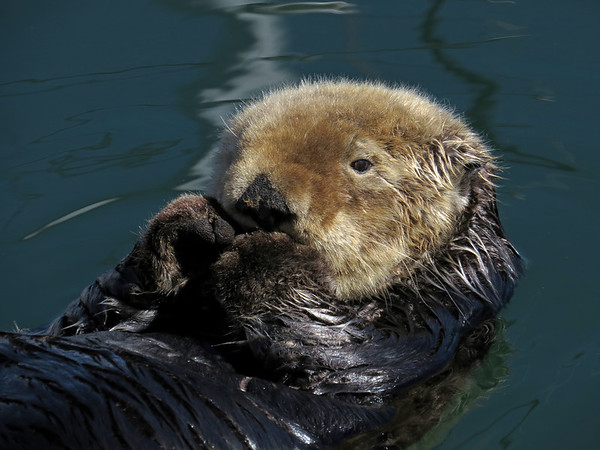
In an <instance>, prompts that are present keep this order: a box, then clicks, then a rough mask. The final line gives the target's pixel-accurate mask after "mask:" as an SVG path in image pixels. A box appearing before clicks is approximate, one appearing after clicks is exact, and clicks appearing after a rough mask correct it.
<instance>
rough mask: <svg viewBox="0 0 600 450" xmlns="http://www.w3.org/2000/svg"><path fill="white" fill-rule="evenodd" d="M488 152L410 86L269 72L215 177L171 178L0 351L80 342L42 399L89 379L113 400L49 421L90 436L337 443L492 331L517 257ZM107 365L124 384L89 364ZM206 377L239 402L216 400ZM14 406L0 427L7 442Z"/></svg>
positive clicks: (460, 359)
mask: <svg viewBox="0 0 600 450" xmlns="http://www.w3.org/2000/svg"><path fill="white" fill-rule="evenodd" d="M496 171H497V167H496V165H495V162H494V158H493V157H492V155H491V153H490V151H489V149H488V147H487V146H486V145H485V143H484V142H483V141H482V139H481V138H480V137H479V136H478V135H476V134H475V133H474V132H473V131H472V130H470V129H469V128H468V127H467V126H466V125H465V124H464V123H463V122H462V121H461V120H460V119H459V118H458V117H457V116H455V115H454V114H453V113H452V112H450V111H449V110H448V109H446V108H444V107H441V106H440V105H438V104H436V103H434V102H433V101H431V100H430V99H428V98H427V97H425V96H424V95H422V94H420V93H418V92H416V91H414V90H410V89H405V88H389V87H385V86H383V85H379V84H370V83H352V82H344V81H340V82H328V81H324V82H305V83H303V84H301V85H300V86H298V87H293V88H286V89H281V90H279V91H275V92H273V93H271V94H269V95H266V96H265V97H264V98H262V99H260V100H258V101H256V102H255V103H253V104H251V105H250V106H248V107H246V108H245V109H244V110H243V111H241V112H240V113H239V114H238V115H237V116H236V117H234V118H233V120H232V121H231V122H230V124H229V126H228V127H227V130H226V131H225V132H224V136H223V139H222V142H221V149H220V153H219V156H218V160H217V167H216V171H215V176H214V182H213V186H212V192H211V195H212V196H211V197H206V198H205V197H202V196H200V195H189V194H188V195H184V196H182V197H180V198H178V199H176V200H174V201H173V202H172V203H170V204H169V205H168V206H167V207H166V208H165V209H164V210H162V211H161V212H160V213H159V214H158V215H157V216H155V217H154V218H153V219H152V221H151V222H150V224H149V226H148V229H147V231H146V232H145V234H144V235H143V236H142V237H141V238H140V240H139V241H138V243H137V244H136V246H135V248H134V249H133V251H132V252H131V253H130V254H129V255H128V256H127V257H126V258H125V259H124V260H123V261H122V262H121V263H120V264H119V265H118V266H117V267H116V268H115V269H114V270H112V271H109V272H107V273H106V274H104V275H102V276H101V277H100V278H99V279H98V280H97V281H96V283H94V284H93V285H91V286H90V287H89V288H87V289H86V290H85V291H84V292H83V293H82V295H81V297H80V298H79V299H78V300H76V301H75V302H73V303H72V304H71V305H69V307H68V308H67V310H66V312H65V313H64V314H63V315H62V316H61V317H60V318H58V319H57V320H56V321H54V322H53V323H52V324H51V325H50V326H49V328H48V329H47V330H45V332H44V333H43V334H46V335H50V336H54V337H47V336H45V337H33V336H18V335H10V336H7V338H6V342H5V346H4V347H3V350H2V352H4V353H5V354H11V355H12V356H11V358H12V359H11V361H14V362H15V363H16V362H17V361H20V362H21V365H20V366H19V368H17V366H15V365H14V364H12V365H11V364H9V366H10V371H12V372H10V373H11V374H16V373H20V374H21V375H23V376H21V378H23V379H25V378H27V379H28V380H31V379H34V378H35V367H36V362H35V361H36V358H37V355H38V353H39V352H40V351H42V350H41V349H42V348H43V349H44V350H43V351H44V352H45V354H47V355H52V356H45V357H44V358H46V361H49V360H51V359H52V361H53V363H54V364H55V365H56V366H60V361H61V360H63V359H65V360H67V362H66V363H65V364H66V365H67V366H66V367H67V369H65V370H67V372H68V371H69V370H70V369H69V368H68V367H69V365H70V364H73V361H81V367H87V369H85V370H87V374H85V373H86V372H85V370H83V372H84V373H83V374H82V373H80V372H81V370H79V369H80V368H81V367H80V366H79V365H78V373H77V376H78V378H77V380H78V383H80V385H77V386H74V387H73V388H72V389H70V390H69V389H68V388H67V389H62V388H61V389H60V394H56V395H57V396H56V398H55V399H54V400H52V401H55V402H61V401H63V402H64V401H66V402H67V403H69V401H70V400H64V399H65V398H66V399H71V398H73V399H76V400H77V403H81V402H84V401H85V400H83V399H82V396H83V394H82V389H83V388H82V387H81V386H83V385H86V386H87V385H89V384H95V385H96V386H97V388H96V393H98V392H100V393H101V394H102V395H103V396H109V397H110V398H113V399H114V401H115V402H116V403H117V404H118V405H120V406H118V407H114V406H110V407H105V408H104V409H102V408H100V410H94V412H93V413H92V416H94V415H96V416H102V419H101V420H98V417H96V418H95V419H94V420H95V422H94V424H91V422H90V419H87V420H88V422H85V420H84V419H82V418H81V417H80V413H75V412H74V413H71V414H70V415H68V417H67V418H61V419H60V420H59V421H62V422H65V421H72V422H74V423H77V424H79V425H81V424H83V426H84V428H85V426H88V427H91V428H93V429H94V430H97V434H98V435H99V436H100V435H103V436H104V438H103V439H105V440H106V439H107V438H106V434H107V433H109V431H108V430H110V429H112V430H113V432H112V435H116V436H119V437H118V438H115V442H117V444H119V445H121V446H125V444H127V445H133V444H136V443H139V442H141V441H136V439H142V438H141V437H140V436H142V437H143V438H144V439H147V440H148V441H149V442H154V443H158V444H160V445H174V444H173V442H176V443H179V444H181V445H189V446H193V445H195V444H194V443H196V444H197V443H198V442H204V444H206V443H208V442H210V443H211V444H214V445H222V446H225V447H227V446H229V445H230V444H231V443H232V442H233V441H231V440H228V439H229V438H227V439H226V438H225V437H223V439H224V441H223V443H219V441H218V439H219V436H226V435H227V436H229V435H230V434H232V435H233V436H234V440H235V441H236V442H238V443H245V444H244V445H250V444H252V445H258V446H272V445H276V446H277V445H286V446H304V445H308V446H322V445H335V444H339V443H341V442H343V441H344V439H347V438H349V437H351V436H354V435H356V434H357V433H360V432H363V431H366V430H369V429H374V428H376V427H378V426H381V425H382V424H385V423H386V422H387V421H389V420H390V418H391V417H392V416H393V401H394V399H395V398H398V397H399V396H401V395H402V393H403V392H405V393H406V392H407V389H409V388H411V387H412V386H415V385H416V384H417V383H419V382H423V381H425V380H429V379H431V378H432V377H434V376H436V374H439V373H440V372H442V371H443V370H444V368H446V367H448V366H449V364H455V365H456V364H458V365H460V366H461V367H466V366H468V365H469V364H472V362H473V361H475V360H477V359H478V358H479V357H480V356H481V355H482V354H484V353H485V350H486V349H487V348H488V346H489V342H490V339H491V334H492V330H493V326H492V325H491V323H490V321H489V320H490V319H492V318H493V317H494V316H495V315H496V314H497V313H498V311H499V310H500V308H502V306H503V305H504V304H505V303H506V302H507V301H508V300H509V298H510V296H511V295H512V291H513V288H514V285H515V283H516V279H517V277H518V275H519V272H520V270H521V259H520V257H519V255H518V253H517V252H516V251H515V249H514V248H513V246H512V245H511V244H510V242H509V241H508V240H507V239H506V237H505V235H504V231H503V229H502V226H501V224H500V221H499V218H498V213H497V210H496V201H495V192H494V185H493V178H494V176H495V173H496ZM80 335H81V336H80ZM69 336H70V337H69ZM21 348H22V349H24V350H23V351H22V352H21V353H20V350H19V349H21ZM11 352H12V353H11ZM57 354H60V357H58V356H56V355H57ZM182 355H183V356H182ZM194 355H196V356H194ZM44 358H42V362H43V360H44ZM86 358H87V359H86ZM115 360H118V361H115ZM23 361H25V362H23ZM84 361H87V362H85V364H87V366H86V365H85V364H84ZM40 364H41V363H40ZM120 364H124V366H123V368H121V369H118V370H116V369H115V367H120ZM132 366H133V367H132ZM24 367H25V368H28V367H33V368H34V369H32V371H31V373H28V374H26V375H25V374H24V373H22V371H23V370H25V369H24ZM107 367H109V368H110V371H112V372H114V371H115V370H116V371H117V372H119V370H121V372H119V373H121V375H122V376H123V377H133V379H134V380H135V379H136V377H139V383H133V384H135V385H136V386H137V387H124V386H122V385H116V386H118V388H115V387H114V386H113V385H111V384H106V383H105V382H104V381H101V380H103V376H102V374H103V373H104V372H105V371H107V370H108V368H107ZM112 372H111V373H112ZM125 372H126V373H125ZM149 373H150V374H149ZM157 374H158V375H157ZM16 378H19V377H16V375H15V378H14V379H16ZM159 378H160V381H156V380H157V379H159ZM148 379H153V380H154V381H153V382H152V386H153V388H154V390H153V391H152V392H154V394H152V395H150V396H149V397H148V399H147V400H143V399H142V400H140V398H139V397H136V399H135V401H136V402H137V403H135V405H133V406H131V407H129V406H127V407H125V406H123V403H124V402H126V401H125V400H124V398H125V395H124V393H125V392H129V390H130V389H134V390H135V389H139V390H140V392H143V393H144V394H143V395H147V394H148V392H150V390H149V388H148V386H149V384H148V383H149V381H148ZM28 383H29V384H30V388H31V383H32V381H28ZM103 383H104V384H103ZM197 385H202V386H205V390H204V391H198V388H197V387H195V388H194V387H193V386H197ZM11 386H12V388H11V389H12V390H13V391H15V392H19V387H18V382H16V381H15V383H14V384H13V385H11ZM22 389H25V388H24V387H23V388H22ZM40 389H42V388H40ZM432 389H433V388H432ZM56 390H58V389H56ZM56 390H55V391H56ZM220 390H224V391H225V392H227V393H228V394H227V396H225V397H227V398H229V399H233V401H234V403H237V405H238V406H237V407H236V406H231V405H230V406H229V407H230V408H234V409H236V408H238V407H239V408H241V410H242V411H245V412H242V413H240V411H239V410H235V411H234V410H231V409H227V408H228V407H227V406H222V405H223V404H225V403H227V400H226V398H224V397H223V395H222V394H219V393H218V392H220ZM177 392H179V394H177ZM140 395H142V394H140ZM148 395H149V394H148ZM23 398H24V397H19V398H14V399H13V400H14V402H13V403H12V405H13V406H11V407H12V408H13V409H14V408H16V409H18V406H15V405H18V404H19V401H21V400H22V399H23ZM119 399H120V400H119ZM130 400H131V398H130ZM38 401H39V400H38ZM49 401H50V400H49ZM145 401H146V402H147V404H148V410H147V411H143V412H142V411H140V409H141V408H144V402H145ZM282 401H287V402H288V403H289V404H288V405H287V407H282V406H281V402H282ZM71 403H72V402H71ZM207 405H212V406H209V407H208V409H209V410H210V411H213V413H214V410H219V411H220V413H219V414H217V417H218V419H217V420H216V424H215V423H213V422H214V420H213V419H210V420H209V419H207V417H208V415H210V414H208V413H206V414H205V413H204V411H205V410H206V408H207ZM306 405H311V406H310V407H309V408H308V409H307V408H306V407H305V406H306ZM40 408H41V407H38V409H40ZM111 408H112V409H111ZM166 410H168V412H169V414H168V413H166V412H165V411H166ZM181 411H183V412H181ZM194 411H201V413H197V412H196V413H193V412H194ZM290 411H295V413H293V412H290ZM308 411H311V412H312V415H307V414H308ZM180 412H181V414H184V415H185V416H186V418H185V419H182V420H183V422H182V421H178V419H172V417H174V416H178V414H180ZM198 414H200V415H198ZM202 414H204V415H202ZM240 414H241V416H242V419H240ZM21 416H23V414H21ZM33 416H34V415H32V414H30V415H29V416H28V417H33ZM115 417H118V419H115ZM156 417H162V418H163V419H165V418H166V419H165V420H166V423H167V424H168V425H165V426H163V428H161V427H157V426H155V425H154V424H155V421H156V420H157V419H156ZM169 417H171V419H169ZM211 417H212V416H211ZM248 417H252V418H253V419H252V420H255V421H257V422H258V423H259V424H260V426H261V427H262V428H263V430H265V429H267V428H269V427H271V428H272V429H274V430H276V431H273V432H272V433H271V434H269V433H266V434H265V433H262V434H261V433H260V432H257V431H256V426H253V425H251V424H250V425H249V422H247V421H248ZM39 420H43V419H40V418H39V417H38V416H35V419H32V421H33V422H35V427H37V429H40V428H43V425H41V424H40V423H39ZM45 420H46V424H51V423H52V419H51V418H46V419H45ZM211 420H213V421H211ZM82 421H83V422H82ZM121 421H122V422H123V423H125V424H126V425H123V424H122V423H121ZM219 423H220V424H221V428H219ZM90 424H91V425H90ZM79 425H78V426H79ZM11 426H12V428H10V427H9V426H6V425H5V426H4V428H3V429H2V430H1V432H2V434H0V436H2V435H4V436H12V437H11V439H13V440H12V441H11V442H16V441H17V440H18V439H20V438H22V436H21V435H20V434H19V435H18V436H17V437H15V435H14V433H17V431H14V430H13V428H14V429H18V427H17V426H16V425H11ZM115 427H116V428H118V432H117V433H115V432H114V429H115ZM9 428H10V430H12V431H10V432H9V431H6V430H7V429H9ZM74 428H77V427H74ZM48 429H50V428H48ZM105 429H106V430H105ZM269 429H270V428H269ZM136 430H137V431H136ZM215 430H217V431H215ZM219 430H220V431H219ZM52 432H53V433H55V432H56V429H53V430H52ZM10 433H13V434H12V435H11V434H10ZM136 433H137V434H136ZM178 433H179V434H178ZM219 433H221V434H219ZM109 434H110V433H109ZM177 434H178V435H179V436H180V438H176V437H174V436H175V435H177ZM267 435H269V436H271V437H270V438H267V437H266V436H267ZM52 438H53V439H59V440H60V437H56V436H54V435H53V436H52ZM176 439H183V440H180V441H177V440H176ZM269 439H270V440H269ZM399 439H400V438H399ZM103 442H104V441H103Z"/></svg>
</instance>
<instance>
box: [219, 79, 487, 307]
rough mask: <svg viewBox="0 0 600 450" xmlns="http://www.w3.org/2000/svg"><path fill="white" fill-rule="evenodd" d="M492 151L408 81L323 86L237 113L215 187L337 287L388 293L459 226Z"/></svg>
mask: <svg viewBox="0 0 600 450" xmlns="http://www.w3.org/2000/svg"><path fill="white" fill-rule="evenodd" d="M493 170H494V166H493V159H492V157H491V155H490V153H489V151H488V149H487V147H486V146H485V144H484V143H483V142H482V141H481V139H480V138H479V137H478V136H477V135H476V134H474V133H473V132H472V131H471V130H470V129H469V128H468V127H467V126H466V125H465V124H464V123H463V122H462V121H461V120H460V119H459V118H458V117H457V116H455V115H454V114H453V113H452V112H450V111H449V110H448V109H446V108H444V107H442V106H440V105H438V104H436V103H434V102H433V101H431V100H430V99H428V98H427V97H425V96H423V95H421V94H420V93H418V92H416V91H414V90H411V89H405V88H388V87H385V86H383V85H379V84H369V83H351V82H322V83H321V82H315V83H305V84H302V85H300V86H299V87H294V88H287V89H282V90H279V91H276V92H273V93H271V94H269V95H267V96H265V97H264V98H262V99H261V100H258V101H256V102H255V103H253V104H251V105H249V106H247V107H246V108H245V109H244V110H243V111H241V112H240V113H239V114H238V115H237V116H236V117H234V118H233V120H232V121H231V123H230V125H229V127H228V129H227V131H225V134H224V137H223V139H222V142H221V150H220V156H219V160H218V163H217V170H216V174H215V184H214V188H213V190H214V193H213V194H214V195H215V196H216V197H217V199H218V200H219V201H220V202H221V204H222V205H223V206H224V207H225V209H226V210H227V211H228V212H229V213H230V214H231V215H232V217H234V218H235V220H237V221H238V222H239V223H240V224H241V225H243V226H245V227H248V228H249V229H252V228H257V227H258V228H262V229H265V230H277V231H283V232H285V233H287V234H289V235H290V236H292V237H293V238H294V239H296V240H298V241H300V242H302V243H304V244H306V245H308V246H310V247H313V248H315V249H316V250H317V251H319V252H320V253H321V254H322V255H324V257H325V259H326V260H327V261H328V262H329V264H330V266H331V268H332V271H333V273H334V276H335V279H334V284H335V290H336V294H337V295H338V296H339V297H340V298H343V299H357V298H362V297H364V296H370V295H377V294H381V293H383V292H384V291H385V290H386V289H388V288H389V286H390V285H391V284H397V283H402V281H403V280H404V279H408V278H410V277H411V275H412V273H413V272H414V271H415V270H416V269H417V268H419V267H420V266H421V265H422V264H423V263H424V262H427V261H431V259H432V258H435V257H436V255H437V254H439V253H440V251H442V250H443V249H444V247H445V246H447V245H448V243H449V242H450V240H451V239H453V238H454V237H455V236H456V235H457V234H459V233H461V232H463V231H464V230H462V231H461V227H462V224H464V223H465V217H466V216H467V215H468V214H469V210H470V208H471V206H472V203H473V202H474V200H473V198H472V197H473V194H472V192H473V186H475V185H477V186H479V187H481V186H489V189H492V186H491V183H490V181H489V177H490V176H491V174H492V173H493Z"/></svg>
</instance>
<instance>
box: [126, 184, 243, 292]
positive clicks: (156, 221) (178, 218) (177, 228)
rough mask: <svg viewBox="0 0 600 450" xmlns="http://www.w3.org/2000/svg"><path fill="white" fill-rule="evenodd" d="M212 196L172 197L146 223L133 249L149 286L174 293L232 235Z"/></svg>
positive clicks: (201, 271) (201, 272) (202, 270)
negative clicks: (146, 225) (172, 198)
mask: <svg viewBox="0 0 600 450" xmlns="http://www.w3.org/2000/svg"><path fill="white" fill-rule="evenodd" d="M218 209H220V207H219V206H218V205H217V203H216V201H214V200H213V199H207V198H204V197H202V196H200V195H191V194H186V195H182V196H181V197H179V198H177V199H175V200H173V201H172V202H171V203H169V204H168V205H167V206H166V207H165V208H164V209H163V210H161V211H160V212H159V213H158V214H157V215H156V216H155V217H154V218H153V219H152V220H151V221H150V223H149V225H148V229H147V231H146V233H145V234H144V236H143V237H142V239H141V240H140V242H139V243H138V245H137V246H136V250H134V254H135V260H136V263H137V265H138V266H139V267H140V268H141V272H142V273H144V276H145V278H146V280H145V281H146V283H145V284H146V285H147V288H148V289H151V290H154V291H156V292H158V293H161V294H166V295H170V294H175V293H176V292H177V291H178V290H179V289H180V288H181V287H182V286H183V285H185V284H186V283H187V281H189V279H191V278H196V279H197V278H201V277H205V276H207V275H208V268H209V267H210V265H211V264H212V263H213V262H214V261H215V260H216V259H217V256H218V254H219V253H220V252H221V251H222V250H223V248H225V247H226V246H227V245H229V244H230V243H231V242H232V241H233V238H234V236H235V232H234V230H233V227H232V226H231V225H230V224H229V223H228V222H227V221H226V220H225V219H224V218H223V217H222V216H221V214H220V213H219V212H218Z"/></svg>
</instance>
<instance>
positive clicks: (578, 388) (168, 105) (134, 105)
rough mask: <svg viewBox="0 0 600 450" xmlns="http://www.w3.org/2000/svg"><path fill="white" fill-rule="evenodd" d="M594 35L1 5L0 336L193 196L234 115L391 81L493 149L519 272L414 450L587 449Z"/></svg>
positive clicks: (599, 151)
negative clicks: (483, 341) (468, 126)
mask: <svg viewBox="0 0 600 450" xmlns="http://www.w3.org/2000/svg"><path fill="white" fill-rule="evenodd" d="M599 19H600V3H599V2H597V1H595V0H586V1H584V0H578V1H573V2H566V1H562V2H559V1H545V2H535V3H533V2H522V1H517V0H515V1H510V0H506V1H501V0H497V1H492V0H489V1H483V0H462V1H461V0H446V1H439V0H438V1H416V0H412V1H409V0H397V1H396V0H394V1H391V0H390V1H376V0H370V1H369V0H362V1H355V2H352V3H344V2H329V3H327V2H314V3H313V2H297V3H286V2H264V3H250V2H245V1H243V0H237V1H233V0H228V1H217V0H213V1H206V0H205V1H203V0H155V1H150V0H128V1H117V0H102V1H98V0H95V1H83V0H82V1H78V2H74V1H47V0H37V1H31V0H4V1H3V2H2V3H0V39H1V46H0V158H1V159H0V161H1V164H0V185H1V188H0V205H1V208H0V269H1V272H0V273H1V277H2V278H1V282H2V296H1V298H0V329H5V330H7V329H12V327H13V323H15V322H16V324H18V326H20V327H32V326H36V325H40V324H43V323H45V322H47V321H49V320H50V319H52V318H53V317H54V316H55V315H57V314H58V313H59V312H61V311H62V310H63V308H64V307H65V305H66V304H67V303H68V302H69V301H70V300H72V299H73V298H75V297H76V296H77V295H78V294H79V292H80V291H81V289H82V288H83V287H84V286H86V285H87V284H88V283H90V282H91V281H93V280H94V278H95V276H96V275H98V274H100V273H101V272H103V271H104V270H106V269H107V268H109V267H111V266H112V265H114V264H115V263H116V262H117V261H118V260H119V259H120V257H122V256H123V255H125V254H126V253H127V252H128V251H129V249H130V247H131V245H132V244H133V242H134V241H135V239H136V233H137V232H138V230H139V227H140V226H141V225H143V223H144V222H145V220H147V219H148V218H149V217H150V216H151V215H152V214H153V213H154V212H156V211H157V210H158V209H160V207H161V206H163V205H164V204H165V203H166V202H167V201H168V200H169V199H171V198H173V197H174V196H176V195H177V194H178V193H179V192H181V191H183V190H189V189H202V188H203V186H205V183H206V179H207V175H208V174H209V173H210V161H209V160H208V159H207V158H208V156H209V155H210V152H211V150H212V149H213V148H214V145H215V142H216V139H217V137H218V132H219V128H220V127H221V126H222V120H221V117H227V115H228V114H230V113H231V112H232V111H233V108H234V107H235V104H237V103H238V102H239V101H240V99H246V98H248V97H250V96H252V95H253V94H255V93H257V92H259V91H261V90H263V89H266V88H268V87H269V86H271V85H273V84H277V83H281V82H283V81H291V82H293V81H297V80H299V79H301V78H302V77H304V76H308V75H313V74H327V75H335V76H337V75H344V76H348V77H352V78H369V79H380V80H384V81H389V82H404V83H408V84H412V85H418V86H421V87H422V88H423V89H425V90H427V91H429V92H431V93H433V94H434V95H435V96H437V97H438V98H441V99H444V100H445V101H447V102H448V103H450V104H452V105H455V106H456V108H457V109H458V110H460V111H464V112H465V115H466V117H467V118H468V120H469V121H470V122H471V123H472V124H473V125H474V126H475V127H476V128H478V129H479V130H481V131H482V132H483V133H485V134H486V136H487V137H488V139H489V140H490V141H491V142H492V143H493V145H494V147H495V148H496V150H497V153H498V155H499V156H500V157H501V158H502V161H503V163H504V166H506V167H507V168H508V169H507V171H506V172H505V179H504V180H502V181H501V189H500V194H499V197H500V200H501V205H500V209H501V215H502V217H503V222H504V224H505V227H506V229H507V231H508V233H509V235H510V236H511V238H512V240H513V241H514V242H515V244H516V245H517V246H518V248H519V249H520V250H521V251H522V253H523V255H524V256H525V257H526V259H527V261H528V266H529V267H528V271H527V274H526V276H525V277H524V278H523V279H522V281H521V283H520V285H519V287H518V290H517V292H516V295H515V297H514V298H513V301H512V303H511V305H510V306H509V307H508V308H507V309H506V310H505V311H504V313H503V318H504V319H505V321H506V331H505V336H504V339H505V342H504V341H503V342H502V345H501V346H500V347H501V348H500V350H499V351H498V352H497V354H494V355H492V356H491V358H490V359H489V361H488V362H487V365H486V368H485V370H484V371H482V373H480V374H479V376H478V377H477V379H476V385H475V386H474V387H473V389H472V390H474V391H477V390H478V389H483V390H484V391H485V395H483V396H482V397H480V398H478V399H477V401H476V402H475V404H470V406H469V407H468V410H467V411H466V412H464V413H461V412H460V411H459V412H455V413H450V414H449V417H448V418H447V419H446V420H445V422H444V423H443V424H442V426H440V429H439V430H437V431H435V430H434V431H435V432H434V433H432V434H431V435H430V436H427V437H426V439H425V440H424V441H423V442H422V444H423V446H424V447H431V446H439V448H442V449H453V448H461V449H462V448H467V449H476V448H486V449H488V448H490V449H495V448H510V449H531V448H545V449H554V448H556V449H562V448H577V449H581V448H584V449H585V448H598V445H600V444H599V441H600V430H599V424H598V422H599V413H598V404H600V332H599V331H600V326H599V325H600V320H599V317H600V295H599V294H600V289H599V288H598V286H599V282H598V278H597V275H596V273H597V271H598V268H599V265H598V262H597V260H598V253H599V251H600V245H599V243H600V242H599V241H600V239H599V238H598V236H599V233H600V229H599V227H598V223H599V219H600V213H599V206H600V202H599V198H600V189H599V188H600V177H599V175H598V168H599V167H600V148H599V145H598V141H597V140H594V139H596V138H597V136H596V134H597V131H598V124H599V123H600V113H599V112H598V111H599V108H600V106H599V105H600V95H599V89H598V81H599V80H598V74H599V73H600V56H599V53H598V44H599V41H600V32H599V31H598V26H597V24H598V20H599ZM507 349H509V350H507Z"/></svg>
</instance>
